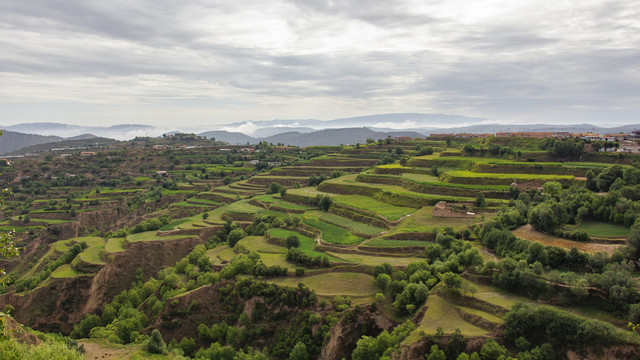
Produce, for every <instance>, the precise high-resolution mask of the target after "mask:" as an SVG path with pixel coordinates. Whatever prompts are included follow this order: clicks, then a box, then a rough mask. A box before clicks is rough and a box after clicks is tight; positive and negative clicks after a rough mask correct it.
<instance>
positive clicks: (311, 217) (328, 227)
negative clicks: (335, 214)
mask: <svg viewBox="0 0 640 360" xmlns="http://www.w3.org/2000/svg"><path fill="white" fill-rule="evenodd" d="M318 215H319V214H318V213H315V212H314V213H306V214H305V216H304V217H303V220H302V221H303V222H304V223H305V224H306V225H309V226H312V227H314V228H316V229H318V230H320V231H322V240H324V241H326V242H329V243H333V244H341V245H350V244H357V243H361V242H362V241H363V240H364V238H361V237H359V236H356V235H353V234H352V233H350V232H349V231H348V230H347V229H344V228H341V227H339V226H336V225H332V224H329V223H326V222H324V221H322V220H319V218H318Z"/></svg>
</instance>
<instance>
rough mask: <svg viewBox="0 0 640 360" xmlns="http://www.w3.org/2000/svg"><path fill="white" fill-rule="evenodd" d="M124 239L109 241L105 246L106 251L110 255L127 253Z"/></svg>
mask: <svg viewBox="0 0 640 360" xmlns="http://www.w3.org/2000/svg"><path fill="white" fill-rule="evenodd" d="M123 245H124V238H110V239H107V243H106V244H105V245H104V250H105V251H106V252H108V253H110V254H113V253H117V252H121V251H125V248H124V247H123Z"/></svg>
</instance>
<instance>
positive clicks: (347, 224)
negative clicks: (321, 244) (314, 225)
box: [320, 213, 384, 235]
mask: <svg viewBox="0 0 640 360" xmlns="http://www.w3.org/2000/svg"><path fill="white" fill-rule="evenodd" d="M320 220H322V221H324V222H328V223H329V224H333V225H337V226H340V227H342V228H346V229H349V230H355V231H357V232H358V233H360V234H364V235H375V234H379V233H381V232H383V231H384V229H382V228H379V227H375V226H372V225H367V224H363V223H361V222H357V221H353V220H351V219H348V218H345V217H342V216H338V215H335V214H330V213H324V214H322V215H320Z"/></svg>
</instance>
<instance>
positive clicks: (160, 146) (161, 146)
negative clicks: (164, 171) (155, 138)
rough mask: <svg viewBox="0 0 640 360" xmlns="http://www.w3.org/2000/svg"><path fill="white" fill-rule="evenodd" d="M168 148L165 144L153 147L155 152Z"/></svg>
mask: <svg viewBox="0 0 640 360" xmlns="http://www.w3.org/2000/svg"><path fill="white" fill-rule="evenodd" d="M167 147H168V146H167V145H165V144H160V145H153V150H164V149H166V148H167Z"/></svg>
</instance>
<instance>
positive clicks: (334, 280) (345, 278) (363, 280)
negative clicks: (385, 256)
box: [270, 272, 378, 296]
mask: <svg viewBox="0 0 640 360" xmlns="http://www.w3.org/2000/svg"><path fill="white" fill-rule="evenodd" d="M270 282H273V283H275V284H278V285H284V286H289V287H297V286H298V283H302V284H304V285H305V286H308V287H309V288H311V289H313V290H315V291H316V293H317V294H318V295H321V296H335V295H346V296H369V295H373V294H375V293H376V292H377V291H378V290H377V288H376V286H375V283H374V279H373V276H371V275H367V274H361V273H352V272H336V273H327V274H320V275H311V276H307V277H303V278H284V279H274V280H270Z"/></svg>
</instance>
